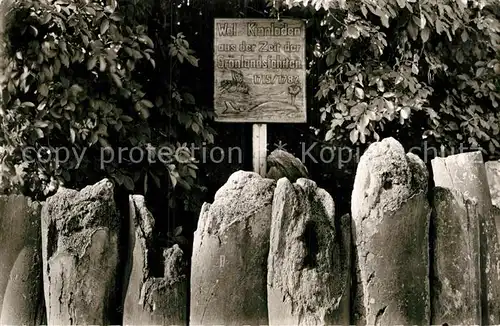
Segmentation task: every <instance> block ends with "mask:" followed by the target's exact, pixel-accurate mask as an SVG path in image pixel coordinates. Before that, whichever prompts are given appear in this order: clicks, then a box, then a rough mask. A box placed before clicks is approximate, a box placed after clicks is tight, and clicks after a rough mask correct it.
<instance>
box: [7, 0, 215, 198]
mask: <svg viewBox="0 0 500 326" xmlns="http://www.w3.org/2000/svg"><path fill="white" fill-rule="evenodd" d="M9 8H10V9H9V11H8V13H7V15H6V17H7V18H6V23H5V31H4V35H3V42H2V43H3V44H2V45H3V49H2V58H1V59H2V66H1V69H2V70H1V72H2V77H3V78H2V80H1V82H0V87H1V89H2V98H1V111H0V122H1V128H0V143H1V144H2V145H3V153H2V154H3V155H2V165H1V169H2V173H1V177H2V179H1V183H0V186H1V187H0V188H1V189H0V190H2V192H4V193H10V192H19V191H21V192H24V193H28V194H31V195H33V196H35V197H44V196H46V195H48V194H50V193H51V192H52V191H54V190H55V189H56V188H57V187H58V186H59V185H62V184H64V185H66V186H69V187H75V188H79V187H83V186H85V185H87V184H91V183H93V182H95V181H97V180H99V179H101V178H102V177H109V178H112V179H113V180H115V181H116V182H117V184H119V185H122V186H124V187H125V188H126V189H128V190H130V191H132V190H134V191H135V192H136V193H137V192H139V193H146V192H147V190H148V189H163V191H164V194H165V196H166V195H167V194H172V191H171V190H172V189H173V188H174V187H177V188H179V186H180V187H181V188H183V189H184V192H182V189H181V190H180V194H179V192H178V194H177V195H178V197H179V196H180V197H182V196H184V197H186V196H187V197H188V196H189V190H191V189H192V188H193V187H194V186H195V184H196V183H195V179H196V170H197V169H198V167H197V165H196V164H195V161H194V157H192V155H191V152H190V151H189V150H188V147H187V144H184V146H183V145H181V143H183V142H184V140H185V139H191V140H193V141H194V142H202V141H207V142H213V132H212V131H211V130H210V129H209V128H205V127H204V125H205V119H206V118H207V117H208V116H209V114H208V113H206V112H204V111H203V110H200V109H197V108H196V106H195V99H194V97H193V95H192V94H191V93H189V91H187V90H186V89H185V88H182V87H180V86H178V84H177V80H176V78H178V72H179V71H180V70H182V69H185V68H184V67H185V66H186V65H190V66H197V65H198V59H197V58H196V57H195V56H194V52H193V51H192V50H191V49H190V45H189V43H188V41H187V40H186V39H185V38H184V36H183V35H182V33H178V34H176V35H170V34H169V35H168V37H165V35H161V37H162V42H164V40H165V39H167V40H168V43H167V44H161V45H162V46H161V47H160V48H158V46H157V44H156V43H157V41H158V39H155V38H154V37H150V35H153V36H159V35H158V29H157V30H154V31H149V32H148V28H147V26H145V25H139V24H136V22H134V21H131V20H130V19H129V18H125V17H122V15H121V14H120V11H119V10H118V9H117V3H116V2H114V1H112V2H111V3H108V4H107V3H105V2H103V1H78V2H74V1H69V0H57V1H47V0H14V1H13V3H12V4H11V5H10V6H9ZM163 14H167V13H166V12H163ZM163 27H164V31H166V30H168V28H167V27H168V26H163ZM152 32H155V33H153V34H151V33H152ZM165 76H170V77H169V78H166V77H165ZM180 132H183V133H185V134H186V135H182V136H181V135H180V134H179V133H180ZM45 148H50V149H51V151H50V152H48V151H46V150H45ZM64 148H67V149H69V151H70V152H69V153H70V155H69V157H68V159H67V160H64V159H61V157H62V156H64V155H63V154H67V152H64V151H62V150H61V149H64ZM132 148H135V149H136V150H135V152H131V149H132ZM160 148H161V151H162V152H161V153H158V151H159V150H160ZM110 149H112V150H110ZM28 150H29V151H28ZM57 150H59V154H60V160H59V161H61V160H62V161H64V162H58V161H57V160H55V156H54V155H55V151H57ZM120 150H122V152H121V153H122V155H121V156H122V157H120V155H119V154H120ZM35 151H36V152H37V153H38V154H41V156H40V155H38V156H37V155H33V154H35ZM111 152H113V153H114V159H111V158H112V157H111ZM141 152H142V153H143V155H144V154H145V156H144V157H143V158H142V160H141V159H140V155H141V154H140V153H141ZM27 153H28V154H31V155H27ZM82 154H83V155H82ZM134 155H135V156H134ZM160 155H161V156H160ZM80 156H81V158H82V161H81V163H80V165H78V163H79V161H78V158H79V157H80ZM101 158H105V160H106V161H104V162H103V161H102V160H101ZM186 190H187V192H186ZM187 197H186V198H187ZM170 199H171V203H172V205H173V204H174V203H175V197H173V196H170Z"/></svg>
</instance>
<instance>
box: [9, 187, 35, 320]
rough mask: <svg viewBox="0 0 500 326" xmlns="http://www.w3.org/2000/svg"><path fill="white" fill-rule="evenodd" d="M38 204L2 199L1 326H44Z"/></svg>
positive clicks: (20, 197)
mask: <svg viewBox="0 0 500 326" xmlns="http://www.w3.org/2000/svg"><path fill="white" fill-rule="evenodd" d="M40 209H41V205H40V203H38V202H32V201H31V200H30V199H29V198H27V197H24V196H19V195H10V196H0V325H39V324H42V323H44V322H45V321H44V320H43V317H44V310H45V307H44V305H43V290H42V281H41V277H42V262H41V261H42V255H41V236H40Z"/></svg>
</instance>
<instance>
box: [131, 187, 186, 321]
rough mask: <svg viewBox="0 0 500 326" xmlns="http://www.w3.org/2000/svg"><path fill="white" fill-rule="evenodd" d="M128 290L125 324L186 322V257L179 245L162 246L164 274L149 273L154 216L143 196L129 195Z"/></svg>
mask: <svg viewBox="0 0 500 326" xmlns="http://www.w3.org/2000/svg"><path fill="white" fill-rule="evenodd" d="M129 206H130V215H129V219H130V223H129V225H130V230H129V253H130V256H129V257H128V261H127V268H126V270H127V271H128V273H127V274H128V275H126V279H127V282H126V283H127V290H126V294H125V303H124V309H123V324H124V325H187V299H188V285H187V278H186V275H185V263H186V262H185V258H184V254H183V252H182V250H181V249H180V248H179V246H178V245H174V246H173V247H172V248H169V249H165V250H164V252H163V255H164V257H163V258H164V275H163V277H151V276H150V275H151V273H152V271H151V269H150V266H149V263H148V251H149V250H151V243H152V232H153V227H154V219H153V216H152V215H151V213H150V212H149V211H148V209H147V207H146V204H145V202H144V197H143V196H139V195H134V196H130V198H129Z"/></svg>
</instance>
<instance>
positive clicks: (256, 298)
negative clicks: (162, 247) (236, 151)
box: [190, 171, 275, 326]
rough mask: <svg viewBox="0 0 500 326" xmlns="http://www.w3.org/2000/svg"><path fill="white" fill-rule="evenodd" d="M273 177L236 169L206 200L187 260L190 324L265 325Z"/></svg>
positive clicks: (266, 319) (266, 321)
mask: <svg viewBox="0 0 500 326" xmlns="http://www.w3.org/2000/svg"><path fill="white" fill-rule="evenodd" d="M274 188H275V181H273V180H270V179H264V178H262V177H261V176H259V175H258V174H256V173H252V172H243V171H238V172H236V173H234V174H233V175H231V177H230V178H229V180H228V181H227V182H226V184H225V185H224V186H223V187H222V188H221V189H219V190H218V191H217V193H216V195H215V199H214V203H213V204H211V205H210V204H204V205H203V207H202V210H201V213H200V219H199V222H198V228H197V230H196V232H195V238H194V245H193V256H192V259H191V300H190V324H191V325H226V326H227V325H244V324H246V325H248V324H250V325H267V324H268V313H267V300H266V299H267V286H266V278H267V256H268V252H269V229H270V224H271V204H272V198H273V192H274Z"/></svg>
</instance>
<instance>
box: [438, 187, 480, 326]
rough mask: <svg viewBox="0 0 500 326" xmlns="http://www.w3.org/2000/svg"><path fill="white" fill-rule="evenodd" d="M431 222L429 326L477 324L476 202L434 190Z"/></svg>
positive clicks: (477, 225)
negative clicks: (430, 325) (430, 318)
mask: <svg viewBox="0 0 500 326" xmlns="http://www.w3.org/2000/svg"><path fill="white" fill-rule="evenodd" d="M432 197H433V203H432V204H433V205H432V206H433V214H432V222H431V231H430V234H431V235H432V239H431V247H430V249H431V253H432V257H433V261H432V266H433V268H432V276H431V287H432V298H431V316H432V320H431V324H432V325H443V324H448V325H479V324H481V299H480V294H481V291H480V289H481V274H480V264H479V215H478V212H477V202H475V201H471V200H470V199H466V198H464V197H463V195H462V194H461V193H459V192H457V191H456V190H453V191H452V190H450V189H446V188H440V187H436V188H435V189H434V191H433V196H432Z"/></svg>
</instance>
